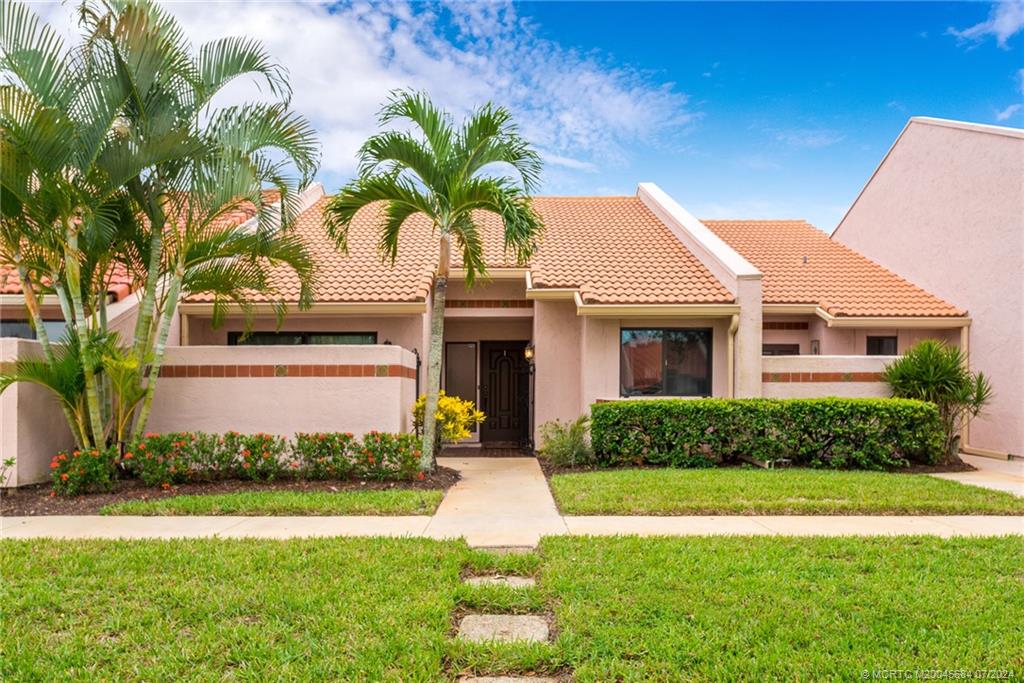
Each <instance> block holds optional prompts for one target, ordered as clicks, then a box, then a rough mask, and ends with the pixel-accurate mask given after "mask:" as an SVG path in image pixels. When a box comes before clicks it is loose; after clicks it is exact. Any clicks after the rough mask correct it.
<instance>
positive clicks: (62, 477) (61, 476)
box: [60, 472, 68, 481]
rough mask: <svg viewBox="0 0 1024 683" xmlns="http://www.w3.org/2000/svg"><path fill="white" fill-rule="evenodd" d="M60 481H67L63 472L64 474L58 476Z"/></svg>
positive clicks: (66, 474) (66, 476)
mask: <svg viewBox="0 0 1024 683" xmlns="http://www.w3.org/2000/svg"><path fill="white" fill-rule="evenodd" d="M60 480H61V481H67V480H68V473H67V472H65V473H64V474H62V475H60Z"/></svg>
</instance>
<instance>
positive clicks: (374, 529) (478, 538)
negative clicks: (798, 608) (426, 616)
mask: <svg viewBox="0 0 1024 683" xmlns="http://www.w3.org/2000/svg"><path fill="white" fill-rule="evenodd" d="M438 462H439V463H440V464H442V465H444V466H446V467H452V468H455V469H457V470H459V471H460V472H461V474H462V480H461V481H459V483H458V484H456V485H455V486H454V487H452V488H451V489H450V490H449V491H448V495H447V496H445V499H444V501H442V503H441V505H440V507H439V508H438V510H437V512H436V513H435V514H434V516H433V517H428V516H410V517H107V516H99V515H96V516H67V517H57V516H53V517H8V518H5V519H0V537H2V538H39V537H53V538H126V539H140V538H209V537H218V538H278V539H279V538H295V537H310V536H417V537H428V538H459V537H462V538H465V539H466V541H467V543H469V544H470V545H471V546H474V547H496V546H535V545H536V544H537V542H538V541H539V540H540V538H541V537H542V536H553V535H563V534H571V535H594V536H608V535H615V534H638V535H643V536H650V535H666V536H697V535H700V536H703V535H710V536H718V535H752V536H770V535H785V536H814V535H822V536H839V535H850V536H871V535H880V536H889V535H896V536H900V535H934V536H942V537H951V536H1002V535H1009V534H1012V535H1024V517H1014V516H981V515H976V516H975V515H972V516H905V517H901V516H864V515H857V516H854V515H848V516H827V515H826V516H767V515H765V516H757V515H752V516H717V517H701V516H685V517H610V516H609V517H571V516H568V517H567V516H562V515H560V514H559V513H558V510H557V508H556V507H555V501H554V499H553V498H552V496H551V492H550V490H549V489H548V485H547V481H546V479H545V478H544V473H543V472H542V471H541V469H540V466H539V465H538V464H537V461H536V460H535V459H533V458H441V459H439V461H438ZM991 462H996V463H998V462H999V461H989V462H986V463H981V466H983V467H985V469H982V470H981V471H979V472H968V473H963V474H956V475H939V476H944V477H948V478H953V477H954V476H955V477H967V476H970V475H980V476H978V477H977V478H978V479H981V478H982V477H989V478H990V477H992V476H993V475H992V474H991V472H990V470H989V468H988V467H987V465H989V464H990V463H991ZM972 464H976V463H973V462H972ZM1002 464H1005V465H1010V466H1014V465H1017V464H1019V463H1013V462H1011V463H1002ZM976 465H977V464H976ZM1008 476H1011V477H1012V476H1014V475H1013V473H1012V472H1010V473H1009V474H1008ZM962 481H964V483H974V482H971V481H967V480H962ZM1011 483H1013V482H1011Z"/></svg>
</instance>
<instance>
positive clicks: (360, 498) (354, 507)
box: [100, 489, 444, 515]
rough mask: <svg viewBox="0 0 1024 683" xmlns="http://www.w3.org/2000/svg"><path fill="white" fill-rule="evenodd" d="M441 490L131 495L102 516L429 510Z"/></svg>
mask: <svg viewBox="0 0 1024 683" xmlns="http://www.w3.org/2000/svg"><path fill="white" fill-rule="evenodd" d="M442 498H444V492H443V491H417V490H410V489H389V490H384V491H339V492H336V493H333V492H330V491H251V492H239V493H220V494H209V495H185V496H173V497H168V498H159V499H155V500H129V501H124V502H122V503H113V504H111V505H107V506H106V507H104V508H102V509H101V510H100V514H104V515H431V514H433V513H434V511H435V510H436V509H437V506H438V505H440V504H441V499H442Z"/></svg>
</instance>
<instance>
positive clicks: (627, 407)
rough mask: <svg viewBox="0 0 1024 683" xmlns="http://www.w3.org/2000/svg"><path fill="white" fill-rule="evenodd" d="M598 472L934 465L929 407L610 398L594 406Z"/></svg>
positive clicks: (936, 434) (935, 440)
mask: <svg viewBox="0 0 1024 683" xmlns="http://www.w3.org/2000/svg"><path fill="white" fill-rule="evenodd" d="M591 412H592V440H593V447H594V452H595V457H596V460H597V463H598V464H599V465H603V466H618V465H666V466H670V467H708V466H713V465H716V464H724V463H736V462H738V461H740V459H741V458H743V457H748V458H755V459H758V460H776V459H779V458H789V459H790V460H791V461H792V462H793V464H795V465H800V466H806V467H825V468H833V469H873V470H881V469H890V468H894V467H902V466H906V465H907V464H909V463H923V464H931V463H934V462H937V461H938V460H939V459H941V455H942V448H943V431H942V422H941V420H940V419H939V413H938V410H937V409H936V408H935V406H934V405H932V404H930V403H925V402H923V401H913V400H905V399H843V398H821V399H699V400H679V399H666V400H643V401H613V402H608V403H598V404H595V405H594V406H593V407H592V409H591Z"/></svg>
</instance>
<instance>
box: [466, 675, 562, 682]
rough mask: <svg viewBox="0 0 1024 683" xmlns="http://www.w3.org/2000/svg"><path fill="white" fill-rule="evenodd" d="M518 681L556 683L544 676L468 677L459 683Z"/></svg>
mask: <svg viewBox="0 0 1024 683" xmlns="http://www.w3.org/2000/svg"><path fill="white" fill-rule="evenodd" d="M516 681H532V683H555V679H554V678H549V677H548V676H542V677H540V678H538V677H536V676H466V677H463V678H460V679H459V683H516Z"/></svg>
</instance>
